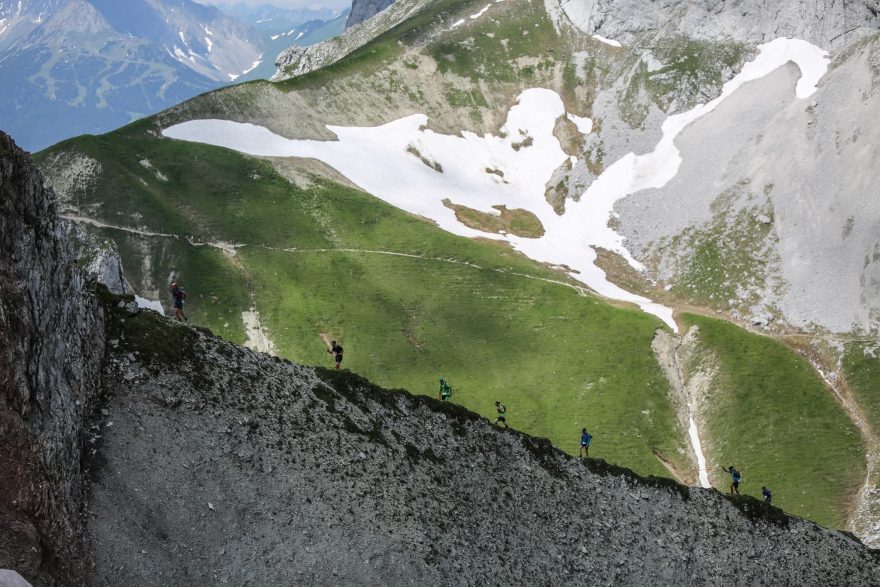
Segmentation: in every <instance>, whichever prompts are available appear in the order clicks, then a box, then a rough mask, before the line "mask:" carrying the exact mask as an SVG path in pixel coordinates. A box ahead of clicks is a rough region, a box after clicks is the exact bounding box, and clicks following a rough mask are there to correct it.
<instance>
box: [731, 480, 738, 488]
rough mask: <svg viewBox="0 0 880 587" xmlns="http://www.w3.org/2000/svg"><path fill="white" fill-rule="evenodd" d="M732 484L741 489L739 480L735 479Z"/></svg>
mask: <svg viewBox="0 0 880 587" xmlns="http://www.w3.org/2000/svg"><path fill="white" fill-rule="evenodd" d="M731 485H733V486H734V487H735V488H737V489H739V481H734V482H733V483H731Z"/></svg>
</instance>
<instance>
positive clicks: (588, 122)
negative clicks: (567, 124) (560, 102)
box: [566, 112, 593, 135]
mask: <svg viewBox="0 0 880 587" xmlns="http://www.w3.org/2000/svg"><path fill="white" fill-rule="evenodd" d="M566 116H568V119H569V120H570V121H572V122H573V123H574V125H575V126H576V127H577V129H578V131H579V132H580V133H581V134H584V135H588V134H590V133H591V132H593V121H592V119H590V118H584V117H583V116H575V115H574V114H572V113H571V112H569V113H568V114H567V115H566Z"/></svg>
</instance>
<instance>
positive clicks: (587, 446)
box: [581, 442, 590, 448]
mask: <svg viewBox="0 0 880 587" xmlns="http://www.w3.org/2000/svg"><path fill="white" fill-rule="evenodd" d="M581 446H583V447H586V448H590V443H589V442H582V443H581Z"/></svg>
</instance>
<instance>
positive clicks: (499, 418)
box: [495, 416, 507, 422]
mask: <svg viewBox="0 0 880 587" xmlns="http://www.w3.org/2000/svg"><path fill="white" fill-rule="evenodd" d="M495 419H496V420H501V421H502V422H507V418H505V417H504V416H498V417H497V418H495Z"/></svg>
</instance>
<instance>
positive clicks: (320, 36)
mask: <svg viewBox="0 0 880 587" xmlns="http://www.w3.org/2000/svg"><path fill="white" fill-rule="evenodd" d="M218 8H219V9H220V10H222V11H223V12H225V13H226V14H227V15H229V16H231V17H233V18H235V19H236V20H238V21H240V22H243V23H245V24H247V25H249V26H251V27H253V28H255V29H257V30H258V31H259V32H260V33H262V35H263V42H264V43H265V55H266V58H265V59H264V60H263V62H262V63H261V64H260V65H259V66H258V67H257V68H256V69H255V70H254V71H252V72H250V73H248V74H247V75H245V76H243V77H242V79H241V80H239V81H245V80H253V79H266V78H268V77H271V76H272V74H274V73H275V62H274V58H275V57H277V56H278V55H279V54H280V53H281V52H282V51H284V50H285V49H287V48H289V47H291V46H294V45H295V46H300V47H305V46H308V45H314V44H315V43H320V42H321V41H326V40H327V39H329V38H331V37H335V36H338V35H340V34H342V32H343V31H345V23H346V19H347V18H348V15H349V13H350V10H351V9H350V8H345V9H344V10H337V11H333V10H331V9H329V8H282V7H280V6H273V5H270V4H262V5H260V6H248V5H247V4H243V3H239V4H234V5H232V6H225V5H224V6H218ZM270 56H271V57H272V59H270V58H269V57H270Z"/></svg>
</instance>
